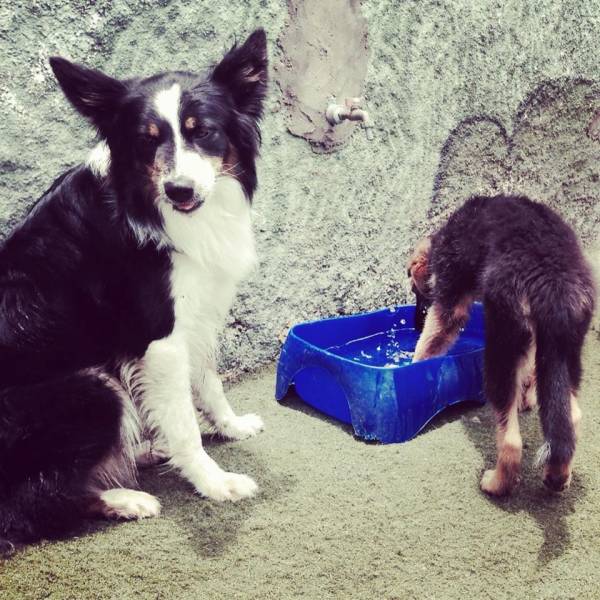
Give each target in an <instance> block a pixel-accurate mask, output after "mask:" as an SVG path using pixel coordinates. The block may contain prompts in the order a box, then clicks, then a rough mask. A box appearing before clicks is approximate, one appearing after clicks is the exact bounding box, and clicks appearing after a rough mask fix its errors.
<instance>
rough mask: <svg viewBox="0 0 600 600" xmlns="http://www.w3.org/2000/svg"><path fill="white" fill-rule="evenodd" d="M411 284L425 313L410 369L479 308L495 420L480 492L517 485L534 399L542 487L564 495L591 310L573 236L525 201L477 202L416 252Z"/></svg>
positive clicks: (591, 292)
mask: <svg viewBox="0 0 600 600" xmlns="http://www.w3.org/2000/svg"><path fill="white" fill-rule="evenodd" d="M409 275H410V276H411V278H412V281H413V289H414V291H416V293H417V299H418V302H417V306H418V307H419V308H420V307H422V306H423V305H424V304H430V307H429V309H428V311H427V316H426V317H425V321H424V325H423V331H422V333H421V336H420V338H419V341H418V343H417V347H416V349H415V355H414V360H415V361H419V360H424V359H427V358H431V357H434V356H438V355H440V354H443V353H444V352H446V350H447V349H448V348H449V347H450V345H451V344H452V343H453V342H454V340H455V339H456V336H457V335H458V333H459V331H460V328H461V327H462V326H463V325H464V324H465V322H466V320H467V318H468V312H469V307H470V305H471V303H472V302H473V300H475V299H481V300H482V301H483V305H484V313H485V328H486V348H485V388H486V395H487V398H488V399H489V400H490V402H491V403H492V406H493V408H494V411H495V413H496V419H497V446H498V460H497V464H496V468H495V469H493V470H488V471H486V472H485V473H484V475H483V479H482V480H481V488H482V489H483V490H484V491H485V492H487V493H489V494H492V495H502V494H507V493H509V492H510V491H511V490H512V489H513V487H514V486H515V484H516V483H517V481H518V477H519V469H520V464H521V454H522V441H521V435H520V433H519V421H518V410H519V408H527V407H531V406H532V405H533V404H535V401H536V395H537V403H538V405H539V410H540V418H541V422H542V429H543V432H544V437H545V440H546V444H545V446H544V447H543V452H542V453H541V459H542V460H543V462H545V472H544V483H545V484H546V485H547V486H548V487H550V488H551V489H553V490H562V489H564V488H565V487H567V486H568V485H569V482H570V478H571V463H572V459H573V454H574V452H575V444H576V438H577V429H578V425H579V421H580V419H581V411H580V409H579V405H578V403H577V391H578V388H579V383H580V379H581V348H582V345H583V341H584V337H585V334H586V332H587V330H588V328H589V325H590V321H591V317H592V313H593V309H594V302H595V289H594V283H593V280H592V273H591V269H590V267H589V265H588V264H587V262H586V260H585V259H584V257H583V254H582V251H581V248H580V246H579V242H578V240H577V237H576V235H575V233H574V232H573V230H572V229H571V228H570V227H569V226H568V225H567V224H566V223H565V222H564V221H563V220H562V219H561V218H560V217H559V216H558V215H557V214H556V213H554V212H553V211H552V210H550V209H549V208H548V207H547V206H544V205H543V204H540V203H537V202H533V201H531V200H529V199H528V198H525V197H511V196H495V197H491V198H486V197H474V198H471V199H470V200H468V201H467V202H466V203H465V204H464V205H463V206H462V207H461V208H459V209H458V210H457V211H456V212H455V213H454V214H453V215H452V216H451V217H450V219H449V220H448V222H447V223H446V224H445V225H444V226H443V227H442V228H441V229H440V230H439V231H438V232H437V233H435V234H434V235H433V236H432V237H431V238H428V239H426V240H424V241H422V242H421V243H420V244H419V245H418V246H417V248H416V250H415V253H414V255H413V257H412V259H411V260H410V262H409ZM420 314H421V312H420V311H418V313H417V318H419V317H420ZM536 385H537V393H536Z"/></svg>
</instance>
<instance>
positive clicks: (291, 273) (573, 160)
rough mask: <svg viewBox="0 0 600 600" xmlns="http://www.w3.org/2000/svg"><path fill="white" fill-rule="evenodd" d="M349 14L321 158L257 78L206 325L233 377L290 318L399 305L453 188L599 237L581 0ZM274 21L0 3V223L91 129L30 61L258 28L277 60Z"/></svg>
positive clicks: (591, 66)
mask: <svg viewBox="0 0 600 600" xmlns="http://www.w3.org/2000/svg"><path fill="white" fill-rule="evenodd" d="M362 10H363V14H364V15H365V17H366V18H367V21H368V24H369V47H370V51H371V61H370V65H369V69H368V72H367V77H366V96H367V100H368V103H369V108H370V111H371V114H372V116H373V119H374V122H375V139H374V140H373V141H368V140H367V139H366V136H365V135H364V131H362V130H360V129H359V128H357V131H356V132H355V134H354V135H353V136H352V138H351V140H350V141H349V142H348V143H347V144H346V145H345V146H344V147H343V148H342V149H340V150H339V151H338V152H336V153H334V154H330V155H317V154H315V153H313V152H312V151H311V149H310V147H309V145H308V144H307V143H306V142H305V141H303V140H301V139H297V138H294V137H292V136H291V135H289V134H288V133H287V131H286V128H285V122H284V115H283V114H282V112H283V111H280V110H279V107H280V101H281V98H280V97H279V91H278V90H277V89H276V87H275V86H274V87H273V89H272V93H271V96H270V99H269V107H268V110H267V115H266V118H265V123H264V147H263V159H262V162H261V164H260V173H259V175H260V182H261V187H260V191H259V193H258V195H257V197H256V201H255V208H256V218H255V227H256V234H257V237H258V246H259V252H260V255H261V265H260V269H259V270H258V271H257V273H256V274H254V275H253V277H252V278H251V279H250V280H249V281H248V282H247V283H246V284H245V285H244V286H243V287H242V289H241V293H240V296H239V299H238V301H237V303H236V305H235V307H234V309H233V312H232V315H231V318H230V322H229V324H228V327H227V330H226V331H225V333H224V335H223V352H222V366H223V368H224V369H225V370H226V371H227V372H228V373H229V374H231V375H232V376H235V375H238V374H240V373H241V372H243V371H247V370H252V369H254V368H256V367H257V366H259V365H261V364H263V363H266V362H268V361H271V360H272V359H273V358H274V357H275V356H276V355H277V352H278V350H279V343H280V339H281V336H282V335H284V333H285V331H286V329H287V327H288V326H289V325H290V324H291V323H294V322H296V321H298V320H301V319H307V318H315V317H318V316H321V315H331V314H338V313H349V312H354V311H358V310H366V309H371V308H376V307H380V306H384V305H389V304H394V303H397V302H402V301H405V300H407V299H408V298H409V295H408V291H409V290H408V286H407V284H406V281H405V273H404V261H405V259H406V257H407V255H408V252H409V249H410V247H411V246H412V245H413V243H414V242H415V240H416V238H417V237H418V236H420V235H421V234H422V233H424V232H426V231H428V230H429V229H430V228H431V227H433V226H434V225H436V224H437V223H438V222H439V220H440V219H441V218H442V217H443V216H444V215H446V214H447V213H448V211H449V210H450V209H451V208H453V207H454V206H456V205H457V204H458V203H460V202H461V201H462V200H463V199H464V198H466V197H467V196H468V195H470V194H472V193H481V192H495V191H499V190H503V191H514V192H520V193H528V194H531V195H533V196H535V197H537V198H539V199H541V200H543V201H546V202H548V203H549V204H551V205H552V206H555V207H557V208H558V209H559V210H560V211H561V212H562V213H563V214H564V215H565V217H566V218H567V220H568V221H569V222H571V223H572V224H573V225H574V226H575V227H577V229H578V231H579V232H580V234H581V236H582V238H583V239H584V241H585V243H586V246H587V247H588V248H589V249H590V250H591V251H592V250H593V249H594V247H597V246H598V224H599V222H600V214H599V212H600V208H599V205H600V202H599V196H600V160H599V159H600V144H598V143H597V142H594V141H593V140H591V139H590V138H588V137H587V135H586V130H587V125H588V123H589V122H590V121H591V120H592V117H593V115H594V113H595V111H596V110H597V109H598V108H599V106H600V100H598V99H597V97H596V96H597V92H598V83H597V82H598V81H600V62H599V61H598V56H599V55H600V52H599V50H600V41H599V40H600V38H599V37H598V31H600V11H598V10H596V9H594V8H593V3H589V2H584V1H577V2H566V1H565V2H559V1H556V0H554V1H552V0H532V1H531V2H527V3H525V2H520V1H517V0H509V1H507V2H489V1H486V2H477V3H475V2H463V1H459V0H455V1H451V0H449V1H447V2H443V3H440V2H436V1H433V0H423V1H421V2H412V1H410V2H392V1H385V0H369V1H365V2H364V3H363V6H362ZM286 16H287V5H286V3H285V2H283V1H276V0H253V1H252V2H245V1H241V0H238V1H235V2H228V3H214V2H207V1H202V2H200V1H197V0H182V1H179V2H169V1H167V0H162V1H160V2H150V1H143V0H134V1H132V2H124V1H123V0H118V1H116V2H108V1H100V2H91V1H90V2H86V1H70V2H69V1H66V0H57V1H55V2H52V3H50V2H38V3H29V2H24V1H17V2H12V3H10V4H9V3H8V2H3V3H2V4H0V102H1V105H2V108H3V111H2V112H3V118H2V119H1V121H0V232H1V233H2V234H4V233H6V232H7V231H8V230H9V229H10V227H11V226H12V225H13V224H14V223H15V222H16V221H17V220H18V219H19V218H20V217H21V216H22V215H23V213H24V212H25V211H26V209H27V207H28V206H30V205H31V203H32V202H33V201H34V199H35V198H37V197H38V196H39V195H40V193H41V192H43V191H44V190H45V189H46V188H47V187H48V186H49V184H50V182H51V181H52V180H53V178H54V177H55V176H56V175H57V174H59V173H60V172H61V171H62V170H64V169H65V168H66V167H68V166H70V165H72V164H74V163H76V162H78V161H80V160H82V158H83V157H84V155H85V153H86V152H87V149H88V148H89V147H90V146H91V145H92V142H93V135H92V132H91V131H90V130H89V129H88V128H87V126H86V125H85V124H84V122H83V121H82V120H81V119H80V118H79V117H77V116H76V115H75V114H74V112H73V111H72V110H71V109H70V108H69V107H68V106H67V103H66V101H65V100H64V99H63V97H62V95H61V94H60V92H59V91H58V89H57V86H56V84H55V83H54V81H53V80H52V77H51V75H50V72H49V69H48V66H47V57H48V56H49V55H51V54H62V55H66V56H69V57H70V58H72V59H75V60H78V61H80V62H84V63H86V64H88V65H91V66H94V67H99V68H102V69H104V70H106V71H107V72H109V73H111V74H113V75H119V76H128V75H133V74H151V73H153V72H155V71H159V70H164V69H168V68H186V69H193V68H196V67H198V68H200V67H202V66H204V65H206V64H208V63H210V62H212V61H214V60H215V59H217V58H218V57H219V55H220V54H221V53H222V51H223V50H224V48H226V47H227V46H228V45H230V44H231V42H232V41H233V36H234V34H235V35H237V36H238V37H240V38H241V37H242V36H244V35H246V34H247V33H249V32H250V31H251V29H253V28H254V27H256V26H259V25H262V26H264V27H265V28H266V29H267V30H268V32H269V39H270V41H271V53H272V58H273V59H276V58H278V52H279V50H278V48H277V46H276V44H275V40H276V39H277V38H278V37H279V36H280V34H281V32H282V30H283V26H284V22H285V19H286ZM331 26H332V28H333V29H334V30H335V27H336V24H335V23H332V25H331ZM438 167H440V170H439V173H438ZM436 174H437V177H436ZM596 252H597V250H596Z"/></svg>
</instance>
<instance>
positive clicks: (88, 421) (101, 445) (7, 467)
mask: <svg viewBox="0 0 600 600" xmlns="http://www.w3.org/2000/svg"><path fill="white" fill-rule="evenodd" d="M122 412H123V408H122V403H121V400H120V398H119V396H118V395H117V393H116V392H115V391H114V390H112V389H111V388H110V387H109V386H107V385H105V383H104V382H103V381H102V380H100V379H99V378H98V377H94V376H92V375H90V374H86V373H78V374H74V375H69V376H66V377H63V378H59V379H56V380H53V381H49V382H43V383H38V384H33V385H28V386H18V387H11V388H5V389H0V552H4V553H7V552H10V550H11V549H12V547H13V543H29V542H34V541H37V540H40V539H43V538H46V539H56V538H60V537H63V536H65V535H67V534H69V533H71V532H73V531H74V530H75V529H77V528H78V526H79V525H81V523H82V520H83V517H84V515H85V497H86V493H87V487H88V485H89V481H90V477H91V476H92V475H93V473H94V468H95V467H96V466H97V465H99V464H100V463H101V461H102V460H103V459H104V458H105V457H106V456H107V455H108V454H109V453H110V451H111V449H112V448H113V447H114V446H115V444H118V443H119V435H120V427H121V419H122Z"/></svg>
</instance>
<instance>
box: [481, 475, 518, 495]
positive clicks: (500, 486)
mask: <svg viewBox="0 0 600 600" xmlns="http://www.w3.org/2000/svg"><path fill="white" fill-rule="evenodd" d="M518 482H519V478H518V476H517V475H515V476H514V477H513V478H512V480H509V479H507V478H503V477H502V476H501V474H500V471H499V469H488V470H487V471H485V473H484V474H483V477H482V478H481V483H480V484H479V487H481V490H482V491H483V492H485V493H486V494H489V495H490V496H506V495H508V494H510V493H511V492H512V489H513V487H514V486H515V485H516V484H517V483H518Z"/></svg>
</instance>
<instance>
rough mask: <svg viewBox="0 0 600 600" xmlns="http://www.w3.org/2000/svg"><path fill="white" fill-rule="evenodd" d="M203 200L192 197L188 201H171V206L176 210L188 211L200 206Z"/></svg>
mask: <svg viewBox="0 0 600 600" xmlns="http://www.w3.org/2000/svg"><path fill="white" fill-rule="evenodd" d="M203 202H204V200H200V199H194V200H189V201H188V202H171V206H172V207H173V208H174V209H175V210H176V211H178V212H184V213H189V212H192V211H194V210H196V209H197V208H200V206H202V204H203Z"/></svg>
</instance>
